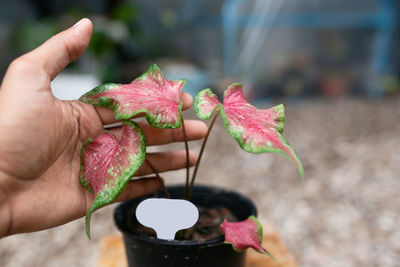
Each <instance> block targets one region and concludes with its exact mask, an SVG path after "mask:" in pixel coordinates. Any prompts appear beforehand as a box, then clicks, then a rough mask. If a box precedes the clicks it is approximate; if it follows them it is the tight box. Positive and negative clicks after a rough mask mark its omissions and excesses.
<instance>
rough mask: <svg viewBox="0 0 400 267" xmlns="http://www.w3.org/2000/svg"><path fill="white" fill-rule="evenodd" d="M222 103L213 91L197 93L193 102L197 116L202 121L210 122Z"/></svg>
mask: <svg viewBox="0 0 400 267" xmlns="http://www.w3.org/2000/svg"><path fill="white" fill-rule="evenodd" d="M220 104H221V103H220V102H219V100H218V97H217V96H216V95H215V94H214V93H213V92H212V91H211V89H209V88H207V89H203V90H201V91H200V92H198V93H197V95H196V97H195V98H194V102H193V109H194V112H195V113H196V115H197V116H198V117H199V118H200V119H202V120H208V119H210V118H211V116H212V115H213V113H214V111H215V110H216V109H217V107H218V106H219V105H220Z"/></svg>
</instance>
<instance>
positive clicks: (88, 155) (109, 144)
mask: <svg viewBox="0 0 400 267" xmlns="http://www.w3.org/2000/svg"><path fill="white" fill-rule="evenodd" d="M123 123H124V125H123V133H122V138H121V141H118V140H117V138H116V137H115V136H114V135H113V134H112V133H109V132H104V133H103V134H102V135H100V136H99V137H97V138H96V139H95V140H91V139H88V140H87V141H86V142H85V143H84V145H83V147H82V150H81V167H80V171H79V180H80V182H81V184H82V185H83V186H84V187H85V188H86V189H88V190H89V191H91V192H93V193H94V194H95V199H94V202H93V204H92V206H91V207H90V208H89V210H88V212H87V213H86V234H87V236H88V237H89V238H90V217H91V214H92V212H93V211H95V210H96V209H98V208H100V207H103V206H105V205H107V204H109V203H111V202H112V201H114V200H115V199H116V198H117V197H118V196H119V194H120V193H121V191H122V190H123V189H124V187H125V186H126V184H127V183H128V182H129V180H130V179H131V178H132V176H133V175H134V174H135V173H136V171H137V170H138V169H139V167H140V166H141V165H142V164H143V162H144V160H145V156H146V140H145V137H144V134H143V131H142V129H140V127H139V125H137V124H136V123H135V122H132V121H123Z"/></svg>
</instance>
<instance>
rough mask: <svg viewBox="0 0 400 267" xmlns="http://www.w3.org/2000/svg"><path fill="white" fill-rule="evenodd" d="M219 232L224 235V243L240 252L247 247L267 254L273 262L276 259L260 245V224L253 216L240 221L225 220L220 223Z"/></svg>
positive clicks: (261, 234)
mask: <svg viewBox="0 0 400 267" xmlns="http://www.w3.org/2000/svg"><path fill="white" fill-rule="evenodd" d="M220 230H221V232H222V233H223V234H224V235H225V243H226V244H230V245H232V247H233V249H234V250H236V251H238V252H242V251H244V250H245V249H247V248H252V249H254V250H255V251H257V252H259V253H261V254H265V255H268V256H269V257H271V258H272V259H273V260H274V261H275V262H277V260H276V259H275V258H274V257H273V256H272V255H271V253H269V252H268V251H267V250H266V249H265V248H263V247H262V245H261V243H262V238H263V233H262V226H261V223H260V222H259V221H258V219H257V218H256V217H255V216H250V217H249V218H248V219H247V220H244V221H241V222H228V221H227V220H225V221H224V222H223V223H222V224H221V225H220Z"/></svg>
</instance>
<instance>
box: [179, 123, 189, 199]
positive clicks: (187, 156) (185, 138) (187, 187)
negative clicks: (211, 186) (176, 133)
mask: <svg viewBox="0 0 400 267" xmlns="http://www.w3.org/2000/svg"><path fill="white" fill-rule="evenodd" d="M181 124H182V132H183V138H184V140H185V149H186V184H185V192H184V197H185V199H186V200H188V197H189V177H190V162H189V145H188V140H187V135H186V129H185V122H184V121H183V117H182V116H181Z"/></svg>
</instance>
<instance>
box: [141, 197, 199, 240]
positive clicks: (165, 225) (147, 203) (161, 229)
mask: <svg viewBox="0 0 400 267" xmlns="http://www.w3.org/2000/svg"><path fill="white" fill-rule="evenodd" d="M136 218H137V219H138V221H139V222H140V223H141V224H143V225H144V226H147V227H150V228H153V229H154V231H156V233H157V238H159V239H167V240H173V239H174V238H175V233H176V232H177V231H179V230H182V229H186V228H189V227H192V226H193V225H194V224H195V223H196V222H197V220H198V218H199V211H198V209H197V207H196V206H195V205H193V204H192V203H191V202H189V201H186V200H183V199H168V198H149V199H146V200H144V201H142V202H141V203H140V204H139V206H138V207H137V208H136Z"/></svg>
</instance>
